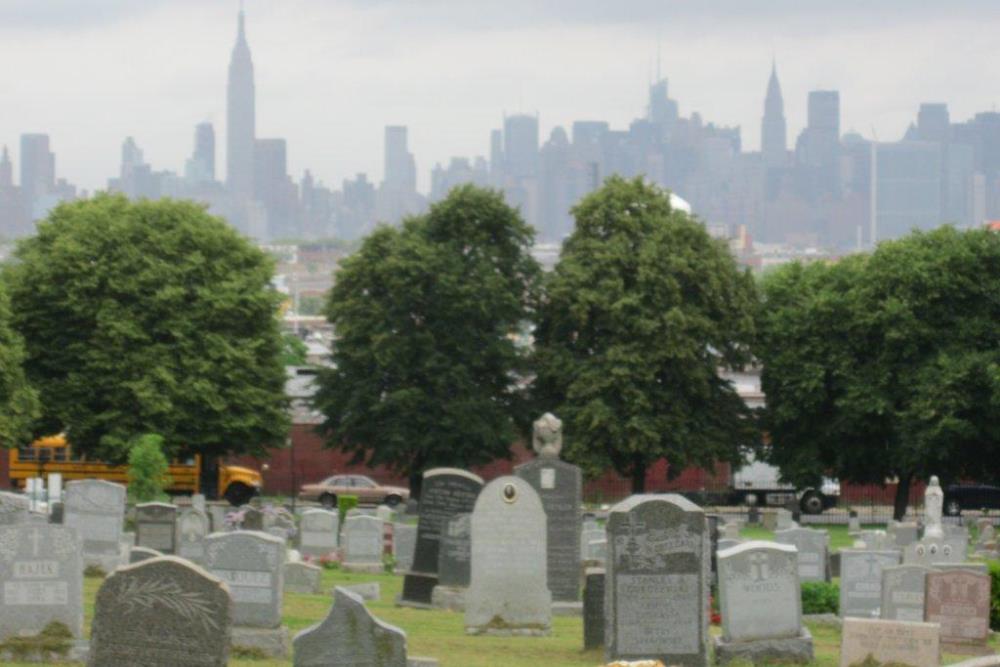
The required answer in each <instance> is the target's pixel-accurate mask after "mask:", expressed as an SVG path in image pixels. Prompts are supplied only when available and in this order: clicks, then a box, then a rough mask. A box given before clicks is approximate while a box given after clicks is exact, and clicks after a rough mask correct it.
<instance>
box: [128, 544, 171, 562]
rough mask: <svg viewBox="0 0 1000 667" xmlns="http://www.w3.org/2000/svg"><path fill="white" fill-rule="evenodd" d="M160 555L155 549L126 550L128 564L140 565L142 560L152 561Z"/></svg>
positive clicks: (138, 548)
mask: <svg viewBox="0 0 1000 667" xmlns="http://www.w3.org/2000/svg"><path fill="white" fill-rule="evenodd" d="M162 555H163V554H161V553H160V552H159V551H157V550H156V549H150V548H149V547H132V548H131V549H129V550H128V562H129V564H132V563H141V562H142V561H144V560H152V559H154V558H159V557H160V556H162Z"/></svg>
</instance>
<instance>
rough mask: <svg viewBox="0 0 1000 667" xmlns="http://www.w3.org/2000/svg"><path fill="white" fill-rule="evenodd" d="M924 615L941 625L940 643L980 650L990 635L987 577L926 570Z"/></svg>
mask: <svg viewBox="0 0 1000 667" xmlns="http://www.w3.org/2000/svg"><path fill="white" fill-rule="evenodd" d="M924 618H925V619H926V620H927V622H928V623H939V624H940V625H941V643H942V644H944V645H945V646H946V647H947V646H949V645H964V646H967V647H968V648H978V649H984V648H985V647H986V641H987V639H989V634H990V577H989V576H988V575H986V574H981V573H978V572H970V571H968V570H951V571H948V572H929V573H928V574H927V593H926V595H925V597H924ZM946 650H947V649H946ZM950 652H954V653H961V652H962V650H958V649H952V650H951V651H950Z"/></svg>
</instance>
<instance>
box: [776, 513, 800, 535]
mask: <svg viewBox="0 0 1000 667" xmlns="http://www.w3.org/2000/svg"><path fill="white" fill-rule="evenodd" d="M775 514H776V516H777V529H778V530H788V529H790V528H794V527H795V521H794V520H793V519H792V513H791V512H790V511H789V510H787V509H783V508H779V509H777V510H775Z"/></svg>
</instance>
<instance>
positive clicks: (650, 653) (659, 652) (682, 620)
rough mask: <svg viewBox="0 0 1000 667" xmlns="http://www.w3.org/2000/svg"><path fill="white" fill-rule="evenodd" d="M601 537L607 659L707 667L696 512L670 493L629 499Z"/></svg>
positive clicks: (704, 549) (702, 536)
mask: <svg viewBox="0 0 1000 667" xmlns="http://www.w3.org/2000/svg"><path fill="white" fill-rule="evenodd" d="M607 532H608V563H607V581H606V583H605V613H606V615H607V618H606V624H605V632H604V641H605V653H606V657H607V660H608V661H609V662H610V661H613V660H638V659H651V658H652V659H657V660H661V661H663V663H664V664H668V665H685V666H686V667H705V666H706V665H707V664H708V613H709V610H708V589H709V581H708V579H709V570H708V567H709V565H708V563H709V558H708V556H709V554H708V550H709V548H710V547H709V543H708V533H707V531H706V524H705V518H704V513H703V512H702V510H701V508H699V507H698V506H697V505H695V504H694V503H692V502H691V501H689V500H687V499H686V498H684V497H682V496H679V495H676V494H666V495H635V496H632V497H630V498H628V499H627V500H624V501H622V502H620V503H618V504H617V505H615V506H614V507H613V508H612V509H611V511H610V513H609V514H608V523H607ZM473 544H475V540H473Z"/></svg>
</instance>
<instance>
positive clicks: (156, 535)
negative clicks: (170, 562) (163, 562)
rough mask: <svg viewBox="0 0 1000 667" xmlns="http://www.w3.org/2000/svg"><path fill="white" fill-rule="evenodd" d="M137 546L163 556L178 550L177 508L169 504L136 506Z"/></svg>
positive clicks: (141, 504) (142, 504)
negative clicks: (153, 550) (152, 550)
mask: <svg viewBox="0 0 1000 667" xmlns="http://www.w3.org/2000/svg"><path fill="white" fill-rule="evenodd" d="M135 544H136V546H138V547H146V548H147V549H156V550H157V551H159V552H160V553H162V554H172V553H174V552H175V551H176V550H177V508H176V507H174V506H173V505H170V504H168V503H140V504H139V505H136V506H135Z"/></svg>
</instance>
